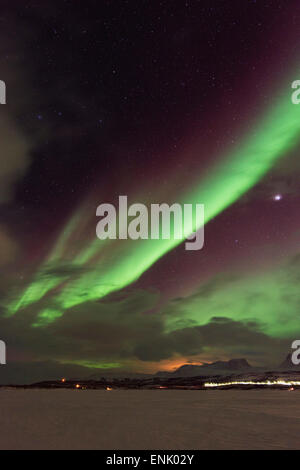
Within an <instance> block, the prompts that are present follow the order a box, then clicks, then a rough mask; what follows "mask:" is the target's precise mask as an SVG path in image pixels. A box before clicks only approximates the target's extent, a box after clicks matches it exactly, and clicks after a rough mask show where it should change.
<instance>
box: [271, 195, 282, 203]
mask: <svg viewBox="0 0 300 470" xmlns="http://www.w3.org/2000/svg"><path fill="white" fill-rule="evenodd" d="M281 199H282V194H275V196H273V201H280V200H281Z"/></svg>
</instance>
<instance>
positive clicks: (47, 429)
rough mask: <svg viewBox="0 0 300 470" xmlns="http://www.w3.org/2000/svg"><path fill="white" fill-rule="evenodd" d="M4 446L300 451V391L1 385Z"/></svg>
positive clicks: (0, 443) (0, 440)
mask: <svg viewBox="0 0 300 470" xmlns="http://www.w3.org/2000/svg"><path fill="white" fill-rule="evenodd" d="M0 426H1V429H0V431H1V432H0V449H107V450H111V449H115V450H122V449H139V450H140V449H155V450H156V449H157V450H161V449H300V437H299V436H300V391H294V392H288V391H287V390H284V391H281V390H249V391H238V390H236V391H232V390H228V391H227V390H226V391H222V390H209V391H190V390H180V391H177V390H128V391H126V390H115V391H111V392H108V391H102V390H94V391H92V390H91V391H88V390H85V391H77V390H74V391H73V390H52V391H50V390H3V389H2V390H0Z"/></svg>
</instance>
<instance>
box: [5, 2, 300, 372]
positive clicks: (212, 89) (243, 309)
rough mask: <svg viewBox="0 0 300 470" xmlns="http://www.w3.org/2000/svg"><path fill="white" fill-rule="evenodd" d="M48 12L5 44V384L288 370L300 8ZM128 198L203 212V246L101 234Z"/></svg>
mask: <svg viewBox="0 0 300 470" xmlns="http://www.w3.org/2000/svg"><path fill="white" fill-rule="evenodd" d="M16 3H17V2H16ZM46 3H47V4H48V3H49V5H48V8H47V9H46V10H45V11H46V12H45V13H44V16H43V18H44V19H43V21H42V23H41V24H40V25H39V24H38V23H37V19H38V18H39V16H40V13H41V9H42V7H38V6H32V7H30V8H29V10H28V11H27V13H26V14H24V17H22V18H19V15H18V14H16V9H15V7H14V5H13V4H12V5H10V6H9V7H8V9H9V11H10V14H9V16H8V19H7V30H6V29H5V28H4V30H3V32H1V33H0V35H2V42H3V44H4V45H5V46H3V49H5V48H6V49H7V51H6V54H5V55H3V57H2V59H1V61H2V62H1V63H2V75H3V76H1V77H0V78H1V79H4V80H5V82H6V86H7V90H11V91H10V93H9V94H8V96H9V99H8V100H7V104H6V105H5V106H1V109H0V111H1V115H0V118H1V121H2V126H1V130H0V132H2V133H3V134H2V138H3V139H4V141H5V148H4V149H3V154H2V157H1V166H0V181H2V180H3V181H4V183H3V185H2V188H1V191H0V204H1V205H0V216H1V222H0V243H1V253H0V266H1V267H2V271H3V272H4V273H5V276H4V277H3V280H2V284H1V286H0V305H1V319H0V329H1V339H4V340H5V341H6V344H7V354H8V365H9V362H11V363H12V364H13V366H12V368H11V370H12V372H8V373H9V374H11V375H9V377H11V379H12V380H14V374H15V375H16V379H15V380H21V377H23V379H24V376H26V374H27V375H28V377H29V376H30V377H32V378H35V377H40V376H41V375H42V372H40V371H41V370H43V371H45V378H46V377H48V376H49V377H50V376H51V377H53V376H54V375H55V374H57V375H59V374H60V373H61V372H62V373H63V372H64V375H68V374H72V373H73V374H83V375H88V374H91V373H93V372H96V373H102V372H101V371H103V374H104V373H107V372H108V373H115V371H116V370H118V371H119V372H120V373H125V372H131V373H132V372H153V371H156V370H159V369H161V368H162V369H163V368H168V369H170V368H172V367H175V366H178V365H181V364H183V363H185V362H191V363H193V362H194V363H199V362H202V361H213V360H216V359H221V358H224V359H228V358H232V357H247V359H249V360H250V362H252V363H254V364H258V365H260V364H265V363H266V364H274V363H275V364H276V362H278V361H279V362H280V360H281V359H282V357H284V356H285V355H286V354H287V353H288V352H289V348H290V344H291V342H292V341H293V340H294V339H296V336H297V335H299V334H300V323H299V319H298V317H299V313H298V305H299V300H300V299H299V274H300V261H299V233H300V220H299V208H298V202H299V171H300V166H299V157H298V153H299V149H300V106H298V105H294V104H293V103H292V102H291V92H292V90H291V83H292V82H293V81H294V80H296V79H297V78H299V73H300V65H299V61H298V59H297V54H295V51H294V47H295V44H298V43H299V41H300V37H299V33H298V27H299V21H300V16H298V14H299V13H300V8H299V9H298V10H299V11H296V10H297V9H295V8H294V10H293V14H292V15H291V9H290V8H289V7H287V6H285V7H280V8H279V7H278V2H275V1H274V2H272V1H270V2H266V3H264V5H258V4H257V2H251V1H249V2H245V5H244V7H243V8H240V9H236V8H235V7H234V2H233V3H232V6H224V5H223V3H222V2H215V6H214V7H213V8H212V7H211V4H210V2H208V1H207V2H206V1H204V2H203V3H202V4H201V5H199V4H198V3H197V2H183V3H182V5H180V6H179V5H178V6H177V5H176V6H175V5H174V4H173V3H172V2H153V4H151V5H148V6H147V5H141V4H137V3H136V4H135V2H133V4H132V6H131V7H129V8H128V9H126V7H125V6H124V5H121V3H120V4H119V5H118V7H117V6H116V4H115V6H112V5H110V3H109V2H107V3H106V2H104V4H103V6H102V7H99V6H98V7H97V6H96V4H95V3H93V2H91V5H90V8H91V9H92V10H93V11H94V13H95V14H94V15H91V12H90V11H89V12H85V13H82V11H81V10H80V9H79V8H77V7H74V8H72V12H71V11H70V8H71V4H70V3H69V2H65V5H64V6H62V5H59V4H58V2H52V4H51V6H50V2H46ZM56 3H57V5H56ZM116 3H118V2H116ZM54 4H55V5H54ZM275 4H276V5H277V8H275V7H274V5H275ZM137 17H140V18H143V20H142V21H139V20H137ZM66 18H68V23H66ZM111 18H113V20H111ZM12 25H17V26H16V27H17V28H19V29H18V30H19V31H20V37H18V38H17V39H16V40H15V41H12V40H11V39H9V37H8V30H9V29H10V27H12ZM29 25H30V30H31V31H32V33H31V35H29V36H26V34H25V33H24V31H25V30H26V31H27V30H28V28H29ZM37 44H40V46H39V47H37ZM6 49H5V50H6ZM108 50H109V51H110V54H109V55H107V51H108ZM70 51H76V52H72V54H71V53H70ZM3 54H4V53H3ZM21 56H22V57H23V56H24V57H26V64H27V65H26V66H25V65H24V63H23V61H22V60H21V59H20V60H19V61H18V60H17V59H16V57H21ZM216 58H217V60H216ZM266 68H267V70H268V72H266ZM11 77H14V78H13V79H12V78H11ZM25 83H26V89H28V90H29V93H27V94H26V96H22V94H21V93H20V91H17V90H19V89H20V84H24V86H25ZM21 88H22V86H21ZM14 91H15V93H14ZM10 155H12V156H13V158H12V157H10ZM7 162H9V164H7ZM122 194H125V195H128V199H129V201H130V203H134V202H141V203H144V204H146V205H150V204H151V203H163V202H167V203H169V204H171V203H174V202H179V203H181V204H184V203H193V204H196V203H200V204H204V205H205V243H204V248H203V249H202V250H200V251H199V252H193V251H192V252H188V251H185V250H184V244H183V243H182V241H183V240H182V241H180V240H174V239H171V240H162V239H160V240H150V239H149V240H105V241H104V240H99V239H97V237H96V233H95V229H96V224H97V217H96V208H97V206H98V205H99V204H100V203H114V204H116V201H117V198H118V196H119V195H122ZM23 366H24V368H23V370H25V372H22V373H21V372H20V369H22V367H23ZM7 369H8V367H7ZM31 371H32V372H31ZM25 379H26V377H25ZM1 380H2V379H1ZM3 380H5V378H4V379H3ZM28 380H29V378H28Z"/></svg>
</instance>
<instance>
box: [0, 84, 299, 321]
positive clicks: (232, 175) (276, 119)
mask: <svg viewBox="0 0 300 470" xmlns="http://www.w3.org/2000/svg"><path fill="white" fill-rule="evenodd" d="M299 138H300V116H299V110H298V107H297V106H296V105H293V104H292V103H291V100H290V95H289V94H287V93H286V89H285V91H284V93H282V94H281V95H280V96H279V98H278V99H277V102H276V103H275V104H274V105H272V106H271V108H270V109H269V110H268V112H267V113H266V115H265V116H263V118H262V119H260V120H258V122H257V123H256V125H255V126H254V128H253V129H252V131H251V132H250V134H249V135H248V136H247V137H246V139H244V141H242V142H241V143H240V144H239V145H238V146H236V147H235V149H234V150H232V151H230V152H228V153H227V154H225V155H224V156H223V158H221V159H220V160H219V163H218V164H217V165H215V166H214V167H213V168H211V169H210V171H209V173H208V174H207V175H206V176H205V178H202V180H200V181H199V182H198V183H197V185H196V186H195V187H194V188H193V189H192V190H190V191H187V192H186V193H185V194H183V195H182V197H181V200H178V202H180V203H181V204H184V203H190V204H191V203H192V204H197V203H198V204H199V203H201V204H204V206H205V223H207V222H209V221H210V220H212V219H213V218H214V217H216V216H217V215H218V214H220V213H221V212H223V211H224V210H225V209H226V208H228V207H229V206H230V205H231V204H233V203H234V202H235V201H237V200H238V199H239V198H240V197H241V196H242V195H243V194H245V193H246V192H247V191H248V190H249V189H251V188H252V187H253V186H254V185H255V184H256V183H258V182H259V180H260V179H261V178H262V177H263V176H264V175H265V174H266V173H267V171H268V170H269V169H270V168H271V167H272V166H273V165H274V163H275V162H276V160H277V159H278V158H280V157H282V156H283V155H285V154H286V153H287V152H288V151H290V150H291V149H292V148H294V147H295V145H296V144H297V143H298V142H299V140H300V139H299ZM81 215H82V210H80V211H78V212H77V213H76V214H75V216H74V217H73V218H72V219H71V222H69V224H67V226H66V228H65V229H64V231H63V233H62V235H61V236H60V237H59V239H58V242H57V243H56V245H55V247H54V249H53V251H52V253H51V256H50V257H49V258H48V259H47V260H46V262H45V263H44V265H45V266H47V264H48V263H49V262H53V261H55V260H56V261H57V260H61V257H62V254H63V252H64V248H65V246H66V244H67V243H68V242H69V241H70V240H71V237H72V233H73V231H74V230H75V228H76V226H77V224H79V220H80V216H81ZM197 228H199V227H197ZM182 241H183V240H174V239H170V240H163V239H160V240H151V239H149V240H134V241H132V240H126V241H123V240H122V241H115V244H116V247H114V248H115V250H114V252H113V254H112V255H110V256H111V259H109V262H108V261H107V259H106V260H103V259H102V258H101V257H97V259H96V262H95V261H93V260H92V257H93V256H95V254H96V255H98V253H99V251H102V252H103V250H104V248H105V247H107V244H108V243H112V241H111V240H108V241H100V240H96V241H95V242H93V243H92V244H91V246H89V247H88V248H85V249H83V250H82V251H81V252H80V253H79V254H78V255H77V257H76V258H75V259H74V260H73V261H71V265H72V266H74V265H75V266H76V264H77V265H81V266H86V265H88V266H87V269H86V270H84V271H83V272H81V273H80V274H79V275H78V276H76V277H75V279H74V278H70V276H68V275H58V276H55V275H53V276H52V277H49V276H44V277H43V276H40V274H41V273H43V269H41V271H40V270H39V272H38V273H37V275H36V276H35V277H34V279H33V281H32V283H31V284H30V285H29V286H28V287H27V289H26V290H25V292H24V293H23V295H22V296H21V298H20V299H19V300H18V301H17V302H11V303H10V304H9V305H8V306H7V310H8V315H13V314H15V313H16V312H17V311H18V310H20V309H22V308H24V307H26V306H28V305H30V304H33V303H35V302H38V301H40V300H41V299H42V298H43V297H44V296H45V294H46V293H50V292H51V290H53V289H55V293H54V295H53V297H52V298H51V301H50V302H49V305H50V306H49V307H47V308H45V307H41V311H40V313H39V314H38V317H37V321H36V322H35V323H34V324H33V326H44V325H47V324H49V323H51V322H52V321H54V320H55V319H56V318H58V317H60V316H61V315H63V313H64V312H65V311H66V310H67V309H70V308H72V307H74V306H76V305H79V304H82V303H84V302H87V301H95V300H97V299H101V298H103V297H104V296H106V295H108V294H110V293H111V292H114V291H117V290H120V289H122V288H124V287H126V286H128V285H129V284H131V283H133V282H134V281H136V280H137V279H138V278H139V277H140V276H141V275H142V274H143V273H144V272H145V271H146V270H147V269H149V268H150V267H151V266H152V265H153V264H154V263H155V262H156V261H157V260H159V259H160V258H161V257H162V256H164V255H165V254H166V253H168V252H169V251H170V250H172V249H173V248H174V247H176V246H177V245H178V244H180V243H181V242H182ZM61 262H62V261H61ZM62 264H63V262H62ZM61 283H63V285H61Z"/></svg>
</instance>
